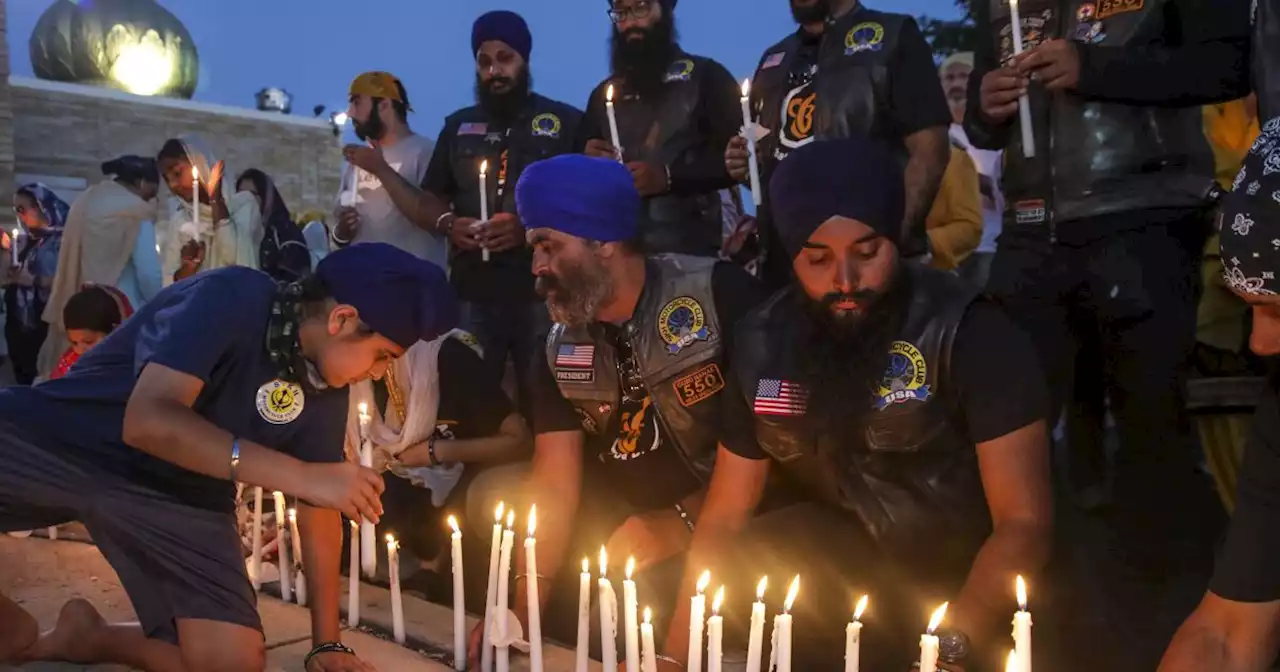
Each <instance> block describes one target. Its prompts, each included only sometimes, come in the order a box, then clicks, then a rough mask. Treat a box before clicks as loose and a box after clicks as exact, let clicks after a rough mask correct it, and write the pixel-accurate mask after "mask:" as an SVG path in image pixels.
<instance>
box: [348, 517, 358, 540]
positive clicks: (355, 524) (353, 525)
mask: <svg viewBox="0 0 1280 672" xmlns="http://www.w3.org/2000/svg"><path fill="white" fill-rule="evenodd" d="M350 522H351V531H352V532H355V531H356V528H357V527H360V523H357V522H356V521H354V520H353V521H350ZM352 541H355V540H354V539H352Z"/></svg>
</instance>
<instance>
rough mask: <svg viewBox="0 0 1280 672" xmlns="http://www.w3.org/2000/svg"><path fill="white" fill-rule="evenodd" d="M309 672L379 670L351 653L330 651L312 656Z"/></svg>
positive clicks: (375, 671)
mask: <svg viewBox="0 0 1280 672" xmlns="http://www.w3.org/2000/svg"><path fill="white" fill-rule="evenodd" d="M307 672H378V669H377V668H376V667H374V666H372V665H370V664H369V663H366V662H364V661H363V660H360V659H359V658H357V657H356V656H354V655H352V654H350V653H343V652H341V651H329V652H328V653H318V654H316V655H314V656H312V657H311V662H309V663H308V664H307Z"/></svg>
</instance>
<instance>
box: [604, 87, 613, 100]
mask: <svg viewBox="0 0 1280 672" xmlns="http://www.w3.org/2000/svg"><path fill="white" fill-rule="evenodd" d="M604 101H605V102H606V103H612V102H613V85H612V84H610V85H609V88H607V89H605V90H604Z"/></svg>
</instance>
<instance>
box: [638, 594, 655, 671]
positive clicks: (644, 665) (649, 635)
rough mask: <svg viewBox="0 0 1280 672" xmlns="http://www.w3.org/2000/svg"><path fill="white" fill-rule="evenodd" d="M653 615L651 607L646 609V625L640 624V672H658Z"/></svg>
mask: <svg viewBox="0 0 1280 672" xmlns="http://www.w3.org/2000/svg"><path fill="white" fill-rule="evenodd" d="M652 620H653V614H652V612H650V610H649V607H645V608H644V623H641V624H640V642H641V644H640V646H641V653H642V655H641V658H640V670H641V672H658V657H657V651H655V650H654V646H653V623H651V621H652Z"/></svg>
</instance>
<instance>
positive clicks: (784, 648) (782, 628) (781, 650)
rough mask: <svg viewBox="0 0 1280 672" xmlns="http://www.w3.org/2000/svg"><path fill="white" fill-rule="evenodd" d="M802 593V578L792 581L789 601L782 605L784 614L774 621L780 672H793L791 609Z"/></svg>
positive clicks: (775, 655) (775, 644) (775, 656)
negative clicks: (798, 594) (797, 595)
mask: <svg viewBox="0 0 1280 672" xmlns="http://www.w3.org/2000/svg"><path fill="white" fill-rule="evenodd" d="M799 592H800V577H799V576H798V575H797V576H796V578H794V579H792V580H791V587H790V588H788V589H787V599H786V600H785V601H784V602H783V603H782V613H781V614H778V615H777V617H775V618H774V619H773V628H774V630H775V631H776V632H777V638H776V639H775V640H774V647H776V648H775V652H774V655H773V657H774V658H776V659H777V661H778V672H791V607H792V606H793V605H795V603H796V594H797V593H799Z"/></svg>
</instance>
